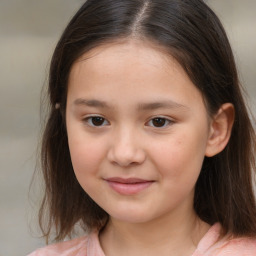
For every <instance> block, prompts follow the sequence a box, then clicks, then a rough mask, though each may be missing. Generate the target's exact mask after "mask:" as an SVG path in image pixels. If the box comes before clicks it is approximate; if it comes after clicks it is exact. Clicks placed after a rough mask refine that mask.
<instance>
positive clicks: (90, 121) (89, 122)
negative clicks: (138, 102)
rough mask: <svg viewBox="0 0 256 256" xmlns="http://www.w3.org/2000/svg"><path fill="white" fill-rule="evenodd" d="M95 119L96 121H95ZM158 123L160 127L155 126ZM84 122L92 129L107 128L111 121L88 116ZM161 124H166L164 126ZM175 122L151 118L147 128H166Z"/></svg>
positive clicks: (163, 118) (159, 117)
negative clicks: (97, 123)
mask: <svg viewBox="0 0 256 256" xmlns="http://www.w3.org/2000/svg"><path fill="white" fill-rule="evenodd" d="M93 119H94V120H93ZM94 121H95V122H99V125H95V123H93V122H94ZM154 121H156V122H159V121H160V126H156V125H154V124H153V122H154ZM83 122H85V123H86V124H87V125H88V126H90V127H103V126H106V125H109V124H110V123H109V121H108V120H107V119H105V118H104V117H102V116H97V115H95V116H88V117H86V118H84V119H83ZM161 122H164V123H163V124H162V123H161ZM173 123H174V121H173V120H170V119H168V118H166V117H161V116H156V117H154V118H151V119H150V120H149V121H147V122H146V126H150V127H153V128H159V129H161V128H166V127H168V126H170V125H171V124H173Z"/></svg>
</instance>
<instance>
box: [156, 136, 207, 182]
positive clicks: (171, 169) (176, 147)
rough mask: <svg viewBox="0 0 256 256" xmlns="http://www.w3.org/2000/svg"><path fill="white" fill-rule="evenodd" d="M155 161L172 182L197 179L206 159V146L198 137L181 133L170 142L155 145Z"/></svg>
mask: <svg viewBox="0 0 256 256" xmlns="http://www.w3.org/2000/svg"><path fill="white" fill-rule="evenodd" d="M152 148H154V152H152V153H151V155H154V161H155V163H156V165H157V166H158V168H159V172H160V173H161V174H162V175H163V176H165V177H166V176H167V177H168V178H170V179H171V180H172V181H176V180H179V179H185V180H188V181H189V180H191V178H193V180H194V179H196V178H197V177H198V175H199V173H200V170H201V166H202V162H203V159H204V152H205V144H204V143H202V140H200V139H198V138H197V137H196V136H191V134H190V135H188V134H186V133H180V134H179V135H177V136H174V138H172V139H170V140H169V141H165V142H163V143H158V145H155V146H154V147H152Z"/></svg>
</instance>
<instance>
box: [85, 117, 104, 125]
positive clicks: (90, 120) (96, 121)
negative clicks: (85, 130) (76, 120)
mask: <svg viewBox="0 0 256 256" xmlns="http://www.w3.org/2000/svg"><path fill="white" fill-rule="evenodd" d="M85 122H86V123H87V124H88V125H89V126H92V127H96V126H105V125H108V124H109V123H108V121H107V120H106V119H105V118H103V117H101V116H91V117H87V118H86V119H85Z"/></svg>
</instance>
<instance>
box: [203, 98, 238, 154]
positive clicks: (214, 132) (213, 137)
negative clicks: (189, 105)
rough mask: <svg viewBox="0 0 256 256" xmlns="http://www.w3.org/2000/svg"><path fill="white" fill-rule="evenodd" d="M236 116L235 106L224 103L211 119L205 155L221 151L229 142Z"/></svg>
mask: <svg viewBox="0 0 256 256" xmlns="http://www.w3.org/2000/svg"><path fill="white" fill-rule="evenodd" d="M234 118H235V110H234V106H233V104H231V103H225V104H223V105H222V106H221V107H220V109H219V110H218V112H217V114H216V115H214V117H213V118H212V120H211V125H210V134H209V139H208V143H207V147H206V152H205V155H206V156H208V157H212V156H214V155H216V154H218V153H220V152H221V151H222V150H223V149H224V148H225V147H226V145H227V144H228V141H229V138H230V135H231V131H232V126H233V123H234Z"/></svg>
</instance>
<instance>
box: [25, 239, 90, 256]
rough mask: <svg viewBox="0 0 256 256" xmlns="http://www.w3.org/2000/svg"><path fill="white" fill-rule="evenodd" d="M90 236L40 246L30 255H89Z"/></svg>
mask: <svg viewBox="0 0 256 256" xmlns="http://www.w3.org/2000/svg"><path fill="white" fill-rule="evenodd" d="M89 238H90V236H83V237H80V238H76V239H73V240H70V241H65V242H60V243H57V244H52V245H48V246H46V247H44V248H40V249H38V250H36V251H34V252H32V253H31V254H29V255H28V256H58V255H62V256H67V255H68V256H80V255H81V256H82V255H83V256H87V244H88V241H89Z"/></svg>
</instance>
